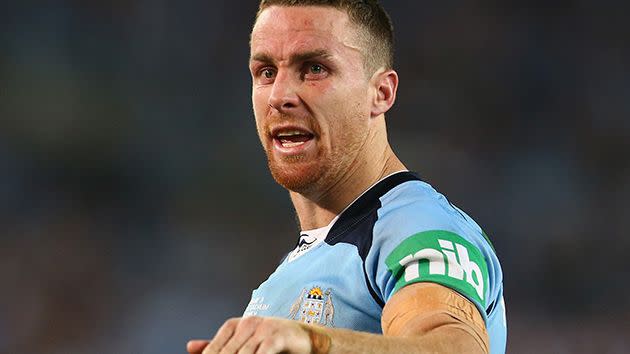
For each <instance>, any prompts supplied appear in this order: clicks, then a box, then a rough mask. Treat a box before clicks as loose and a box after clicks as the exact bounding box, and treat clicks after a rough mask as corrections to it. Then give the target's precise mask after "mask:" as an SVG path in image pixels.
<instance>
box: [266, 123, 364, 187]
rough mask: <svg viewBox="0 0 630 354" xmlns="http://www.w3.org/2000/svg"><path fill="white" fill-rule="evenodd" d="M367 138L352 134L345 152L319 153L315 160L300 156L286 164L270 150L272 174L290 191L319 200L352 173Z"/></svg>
mask: <svg viewBox="0 0 630 354" xmlns="http://www.w3.org/2000/svg"><path fill="white" fill-rule="evenodd" d="M365 138H366V136H352V134H348V135H346V136H345V137H344V138H343V139H342V141H344V142H345V148H344V149H335V150H333V151H322V150H319V151H318V153H317V156H315V157H307V156H303V155H299V156H294V157H285V158H284V160H283V161H277V158H275V157H274V156H273V152H272V151H269V150H266V151H265V153H266V155H267V164H268V166H269V171H270V172H271V175H272V176H273V178H274V179H275V181H276V182H277V183H278V184H280V185H281V186H283V187H284V188H286V189H288V190H289V191H292V192H296V193H299V194H302V195H304V196H307V197H317V196H318V195H319V194H321V193H325V192H327V191H328V190H329V189H330V187H331V186H332V185H334V184H336V183H337V182H338V180H339V179H340V178H341V176H342V175H343V174H344V173H346V172H348V171H349V169H350V168H351V165H352V163H353V162H354V161H355V159H356V158H357V155H358V154H360V151H359V149H361V147H362V145H363V142H364V139H365ZM306 159H310V161H307V160H306Z"/></svg>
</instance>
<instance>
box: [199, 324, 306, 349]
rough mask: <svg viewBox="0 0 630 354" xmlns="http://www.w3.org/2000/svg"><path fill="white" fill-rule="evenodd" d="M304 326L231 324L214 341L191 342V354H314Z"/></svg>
mask: <svg viewBox="0 0 630 354" xmlns="http://www.w3.org/2000/svg"><path fill="white" fill-rule="evenodd" d="M302 326H303V325H302V324H301V322H297V321H291V320H286V319H280V318H272V317H255V316H252V317H244V318H240V317H239V318H232V319H229V320H227V321H226V322H225V323H224V324H223V326H221V328H220V329H219V331H218V332H217V334H216V335H215V336H214V338H212V340H210V341H207V340H191V341H189V342H188V345H187V350H188V353H190V354H218V353H220V354H236V353H237V352H238V354H277V353H290V354H310V353H311V340H310V337H309V333H308V331H307V330H306V329H304V328H303V327H302Z"/></svg>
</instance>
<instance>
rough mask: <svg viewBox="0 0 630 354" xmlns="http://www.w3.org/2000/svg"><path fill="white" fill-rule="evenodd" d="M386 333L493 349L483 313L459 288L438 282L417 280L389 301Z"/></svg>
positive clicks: (483, 350)
mask: <svg viewBox="0 0 630 354" xmlns="http://www.w3.org/2000/svg"><path fill="white" fill-rule="evenodd" d="M381 326H382V329H383V334H385V335H390V336H400V337H427V336H431V337H433V338H432V339H434V340H436V341H442V342H448V344H449V345H453V346H456V347H457V346H461V347H462V348H465V349H466V352H471V351H473V347H474V348H476V349H478V351H479V352H481V353H488V352H489V339H488V333H487V331H486V326H485V322H484V319H483V316H482V315H481V313H480V312H479V310H478V309H477V307H476V306H475V305H474V304H473V303H472V302H470V301H469V300H468V299H466V298H465V297H463V296H462V295H461V294H459V293H458V292H456V291H454V290H451V289H449V288H447V287H444V286H442V285H439V284H436V283H414V284H411V285H408V286H405V287H404V288H402V289H400V290H399V291H398V292H396V293H395V294H394V295H393V296H392V297H391V298H390V300H389V301H388V302H387V303H386V304H385V307H384V309H383V317H382V319H381Z"/></svg>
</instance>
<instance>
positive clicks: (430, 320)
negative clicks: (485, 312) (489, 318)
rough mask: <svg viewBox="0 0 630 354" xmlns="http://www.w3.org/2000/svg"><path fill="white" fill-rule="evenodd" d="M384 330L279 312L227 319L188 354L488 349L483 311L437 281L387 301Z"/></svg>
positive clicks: (191, 346) (412, 287) (192, 344)
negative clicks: (312, 321)
mask: <svg viewBox="0 0 630 354" xmlns="http://www.w3.org/2000/svg"><path fill="white" fill-rule="evenodd" d="M381 325H382V327H383V333H384V335H378V334H371V333H365V332H357V331H352V330H346V329H338V328H327V327H321V326H311V325H306V324H303V323H301V322H297V321H291V320H286V319H279V318H263V317H248V318H235V319H231V320H228V321H227V322H226V323H225V324H224V325H223V326H222V327H221V329H219V331H218V332H217V334H216V336H215V337H214V338H213V339H212V340H211V341H190V342H189V343H188V351H189V353H191V354H212V353H222V354H223V353H226V354H227V353H237V352H238V353H239V354H247V353H257V354H263V353H280V352H283V353H284V352H286V353H296V354H297V353H300V354H309V353H316V354H341V353H401V352H404V353H463V352H465V353H488V352H489V346H488V335H487V333H486V329H485V324H484V321H483V318H482V317H481V314H480V313H479V311H478V310H477V308H476V307H475V305H473V304H472V303H471V302H470V301H468V300H467V299H465V298H464V297H462V296H461V295H459V294H458V293H457V292H455V291H453V290H450V289H448V288H445V287H443V286H441V285H438V284H432V283H418V284H412V285H409V286H406V287H405V288H403V289H401V290H400V291H398V292H397V293H396V294H395V295H394V296H393V297H392V298H391V299H390V300H389V301H388V302H387V304H386V305H385V308H384V309H383V318H382V321H381Z"/></svg>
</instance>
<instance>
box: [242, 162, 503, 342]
mask: <svg viewBox="0 0 630 354" xmlns="http://www.w3.org/2000/svg"><path fill="white" fill-rule="evenodd" d="M416 282H434V283H438V284H441V285H444V286H446V287H449V288H451V289H453V290H455V291H457V292H459V293H460V294H462V295H464V296H465V297H466V298H468V299H469V300H470V301H472V302H473V303H474V304H475V305H476V306H477V308H478V309H479V311H480V313H481V314H482V316H483V318H484V320H485V323H486V328H487V331H488V335H489V337H490V352H491V353H493V354H495V353H504V352H505V345H506V333H507V327H506V320H505V304H504V301H503V274H502V271H501V266H500V264H499V260H498V259H497V256H496V254H495V252H494V249H493V248H492V245H491V244H490V242H489V241H488V240H487V238H486V237H485V234H484V233H483V231H482V230H481V228H480V227H479V226H478V225H477V224H476V223H475V221H473V220H472V219H471V218H470V217H469V216H468V215H466V214H465V213H464V212H462V211H461V210H459V209H458V208H457V207H455V206H453V205H452V204H451V203H450V202H449V201H448V200H447V199H446V198H445V197H444V196H443V195H441V194H440V193H438V192H436V191H435V190H434V189H433V188H432V187H431V186H430V185H429V184H427V183H425V182H423V181H421V180H420V179H419V178H418V177H417V176H416V175H415V174H413V173H410V172H399V173H396V174H393V175H391V176H389V177H387V178H385V179H383V180H381V181H380V182H379V183H377V184H376V185H374V186H373V187H371V188H370V189H369V190H367V191H366V192H365V193H364V194H363V195H362V196H361V197H359V198H358V199H357V200H356V201H354V202H353V203H352V204H351V205H350V206H349V207H348V208H347V209H346V210H344V211H343V212H342V213H341V214H340V215H339V216H338V217H337V218H335V219H334V220H333V221H332V222H331V223H330V225H328V226H326V227H324V228H321V229H317V230H310V231H304V232H302V234H301V236H300V241H299V243H298V245H297V247H296V248H295V249H294V250H293V251H292V252H291V253H289V255H288V256H287V257H286V258H285V259H284V260H283V261H282V263H281V264H280V265H279V266H278V268H277V269H276V271H275V272H274V273H273V274H271V276H270V277H269V279H267V280H266V281H265V282H264V283H262V284H261V285H260V287H258V289H256V290H254V292H253V294H252V299H251V301H250V303H249V305H248V306H247V309H246V310H245V314H244V315H245V316H251V315H257V316H276V317H284V318H290V319H294V320H300V321H304V322H306V323H318V324H321V325H325V326H330V327H340V328H349V329H354V330H357V331H366V332H372V333H382V330H381V314H382V311H383V306H384V305H385V303H386V302H387V301H388V300H389V299H390V298H391V297H392V295H393V294H395V293H396V292H397V291H398V290H399V289H400V288H402V287H404V286H405V285H408V284H412V283H416Z"/></svg>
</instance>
